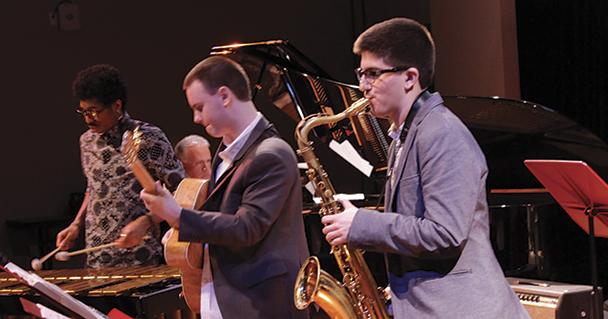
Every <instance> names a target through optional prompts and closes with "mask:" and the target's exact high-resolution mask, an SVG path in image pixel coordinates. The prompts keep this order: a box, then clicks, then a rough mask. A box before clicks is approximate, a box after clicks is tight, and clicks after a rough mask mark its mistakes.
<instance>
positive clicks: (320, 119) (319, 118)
mask: <svg viewBox="0 0 608 319" xmlns="http://www.w3.org/2000/svg"><path fill="white" fill-rule="evenodd" d="M368 106H369V101H368V100H367V99H366V98H360V99H358V100H357V101H355V102H354V103H353V104H351V105H350V106H349V107H348V108H347V109H346V110H344V111H342V112H340V113H338V114H335V115H327V114H325V113H318V114H314V115H311V116H309V117H306V118H304V119H303V120H301V121H300V122H299V123H298V126H297V127H296V141H297V142H298V148H299V149H303V148H306V147H308V146H310V144H311V143H310V141H309V139H308V135H309V134H310V131H311V130H312V129H313V128H315V127H317V126H320V125H323V124H331V123H336V122H339V121H341V120H343V119H345V118H347V117H351V116H354V115H356V114H358V113H361V112H363V111H365V110H366V109H367V107H368Z"/></svg>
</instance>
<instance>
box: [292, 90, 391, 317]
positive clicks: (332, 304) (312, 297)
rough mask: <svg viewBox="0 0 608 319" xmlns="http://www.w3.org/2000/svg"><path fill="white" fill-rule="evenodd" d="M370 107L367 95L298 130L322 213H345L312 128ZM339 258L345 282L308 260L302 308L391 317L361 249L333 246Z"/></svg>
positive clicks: (299, 295)
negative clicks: (311, 137)
mask: <svg viewBox="0 0 608 319" xmlns="http://www.w3.org/2000/svg"><path fill="white" fill-rule="evenodd" d="M368 106H369V101H368V100H367V99H365V98H362V99H359V100H357V101H355V102H354V103H353V104H352V105H351V106H350V107H348V108H347V109H346V110H344V111H343V112H341V113H339V114H336V115H328V114H324V113H320V114H314V115H310V116H308V117H306V118H304V119H303V120H301V121H300V122H299V123H298V125H297V127H296V131H295V136H296V141H297V143H298V154H299V155H300V156H302V158H303V159H304V161H306V164H307V165H308V170H307V171H306V175H307V176H308V179H309V180H310V181H311V182H312V183H313V185H314V187H315V191H316V194H317V196H320V197H321V208H320V210H319V215H321V216H325V215H332V214H338V213H340V212H342V208H341V206H340V205H338V203H337V202H336V200H335V199H334V195H335V194H336V191H335V190H334V188H333V186H332V184H331V182H330V180H329V178H328V175H327V173H326V172H325V170H324V169H323V166H322V165H321V163H320V161H319V159H318V158H317V156H316V155H315V153H314V149H313V147H312V142H311V141H309V140H308V134H309V133H310V131H311V130H312V129H313V128H315V127H317V126H319V125H324V124H331V123H336V122H339V121H341V120H343V119H345V118H350V117H352V116H356V115H357V114H359V113H361V112H364V111H365V110H366V109H367V107H368ZM331 253H332V254H333V255H334V257H335V258H336V261H337V264H338V267H339V268H340V272H341V273H342V276H343V277H342V282H339V281H338V280H336V279H335V278H333V277H332V276H331V275H330V274H328V273H327V272H325V271H324V270H322V269H321V266H320V263H319V259H318V258H317V257H315V256H312V257H309V258H308V259H306V261H305V262H304V264H303V265H302V267H301V268H300V271H299V273H298V276H297V278H296V283H295V287H294V302H295V305H296V307H297V308H298V309H305V308H306V307H308V306H309V305H310V304H311V303H313V302H314V303H316V304H317V305H318V306H319V307H321V309H323V311H325V313H326V314H327V315H328V316H329V317H330V318H335V319H338V318H341V319H342V318H343V319H350V318H365V319H376V318H388V317H389V316H388V313H387V310H386V302H385V300H384V298H383V297H381V293H380V290H379V289H378V286H377V285H376V281H375V280H374V278H373V277H372V275H371V272H370V270H369V268H368V267H367V264H366V263H365V260H364V259H363V254H362V252H361V251H360V250H356V249H350V248H349V247H348V246H347V245H338V246H333V247H332V248H331Z"/></svg>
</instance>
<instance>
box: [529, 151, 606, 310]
mask: <svg viewBox="0 0 608 319" xmlns="http://www.w3.org/2000/svg"><path fill="white" fill-rule="evenodd" d="M524 164H525V165H526V166H527V167H528V169H529V170H530V171H531V172H532V173H533V174H534V176H536V178H537V179H538V180H539V181H540V182H541V183H542V184H543V185H544V186H545V188H546V189H547V190H548V191H549V193H550V194H551V195H552V196H553V198H555V200H556V201H557V202H558V203H559V204H560V206H561V207H562V208H563V209H564V210H565V211H566V213H568V215H569V216H570V217H571V218H572V219H573V220H574V222H576V223H577V224H578V225H579V226H580V227H581V228H583V229H584V230H585V232H587V233H588V234H589V256H590V263H591V284H592V285H593V292H592V294H593V296H592V300H593V309H594V314H593V315H594V316H593V317H592V318H602V315H601V314H602V307H601V304H602V297H601V291H599V289H598V278H597V276H598V273H597V252H596V248H595V237H596V236H598V237H605V238H608V184H606V182H604V180H603V179H602V178H601V177H600V176H599V175H597V173H595V171H594V170H593V169H592V168H591V167H589V165H587V163H585V162H583V161H563V160H525V161H524Z"/></svg>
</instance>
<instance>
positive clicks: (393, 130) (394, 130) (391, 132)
mask: <svg viewBox="0 0 608 319" xmlns="http://www.w3.org/2000/svg"><path fill="white" fill-rule="evenodd" d="M404 125H405V122H403V123H401V125H400V126H399V127H397V126H396V125H395V123H393V124H391V126H390V127H389V128H388V136H389V137H390V138H392V139H393V141H397V140H399V136H400V135H401V130H403V126H404Z"/></svg>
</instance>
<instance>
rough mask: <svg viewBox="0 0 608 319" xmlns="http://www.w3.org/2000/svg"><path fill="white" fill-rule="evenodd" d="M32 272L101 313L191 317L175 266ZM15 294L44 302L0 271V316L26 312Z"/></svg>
mask: <svg viewBox="0 0 608 319" xmlns="http://www.w3.org/2000/svg"><path fill="white" fill-rule="evenodd" d="M36 274H37V275H38V276H40V277H42V278H43V279H45V280H46V281H48V282H50V283H53V284H55V285H57V286H59V287H60V288H61V289H63V290H64V291H65V292H67V293H69V294H70V295H73V296H74V297H76V298H77V299H79V300H81V301H82V302H84V303H85V304H87V305H89V306H91V307H93V308H96V309H97V310H99V311H101V312H103V313H108V312H109V311H110V310H112V309H113V308H116V309H118V310H120V311H122V312H124V313H126V314H127V315H129V316H131V317H134V318H168V319H172V318H175V319H180V318H194V315H193V314H192V313H191V312H190V311H189V310H188V307H187V306H186V303H185V302H184V301H183V299H182V298H180V296H179V294H180V292H181V281H180V273H179V270H178V269H177V268H173V267H169V266H166V265H162V266H141V267H128V268H106V269H62V270H43V271H39V272H36ZM19 297H25V298H26V299H29V300H31V301H34V302H42V303H44V301H43V299H42V297H41V296H39V295H37V294H36V292H35V291H33V290H32V289H30V288H29V287H28V286H27V285H24V284H22V283H20V282H19V281H17V280H16V279H15V278H13V277H11V276H10V275H9V274H7V273H4V272H0V318H2V319H4V318H7V319H8V318H11V319H12V318H20V317H19V316H24V315H26V314H25V312H24V311H23V309H22V307H21V304H20V302H19Z"/></svg>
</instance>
